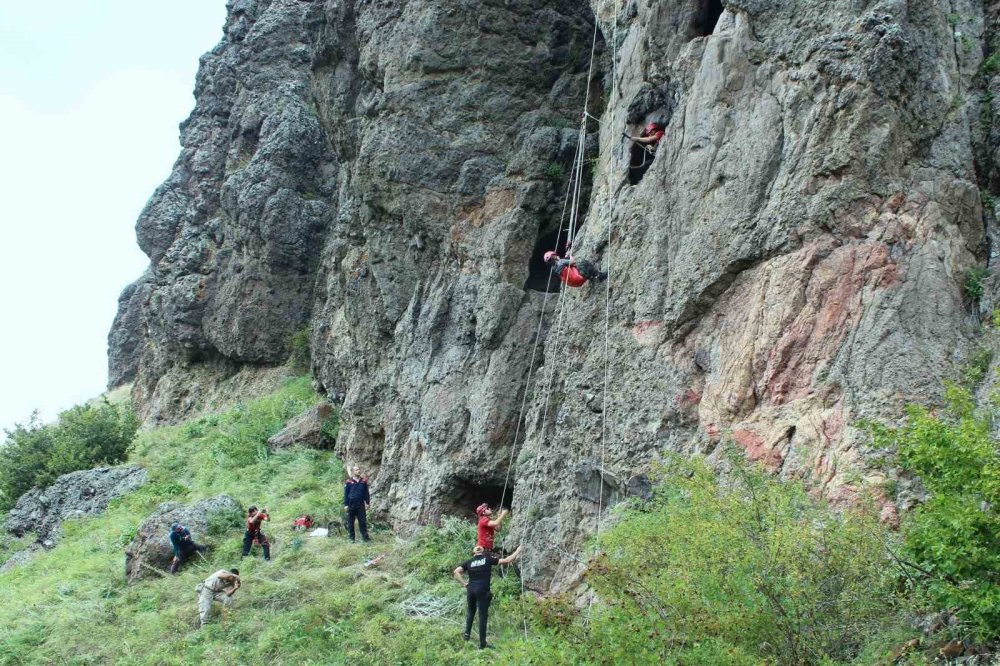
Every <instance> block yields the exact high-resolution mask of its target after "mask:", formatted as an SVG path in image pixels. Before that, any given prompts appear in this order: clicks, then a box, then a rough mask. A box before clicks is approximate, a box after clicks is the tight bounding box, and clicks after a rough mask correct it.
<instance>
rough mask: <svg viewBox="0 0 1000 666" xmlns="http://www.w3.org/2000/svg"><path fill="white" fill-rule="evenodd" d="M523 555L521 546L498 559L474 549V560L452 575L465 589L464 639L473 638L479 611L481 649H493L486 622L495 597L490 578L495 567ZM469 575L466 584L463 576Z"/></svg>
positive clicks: (480, 548) (456, 569) (481, 548)
mask: <svg viewBox="0 0 1000 666" xmlns="http://www.w3.org/2000/svg"><path fill="white" fill-rule="evenodd" d="M520 555H521V546H518V547H517V550H515V551H514V552H513V553H511V554H510V555H509V556H507V557H503V558H496V557H494V556H493V555H490V554H489V553H487V552H486V550H485V549H484V548H483V547H482V546H478V545H477V546H476V547H475V548H473V549H472V559H471V560H468V561H466V562H464V563H462V564H460V565H459V566H457V567H455V570H454V571H453V572H452V575H453V576H454V577H455V580H457V581H458V582H459V583H461V584H462V587H464V588H465V603H466V612H465V633H463V634H462V638H464V639H465V640H469V638H471V636H472V620H473V619H474V618H475V616H476V611H479V649H480V650H485V649H487V648H489V647H491V646H490V645H489V644H488V643H487V642H486V622H487V620H488V619H489V612H490V601H492V599H493V595H492V594H490V578H491V576H492V573H493V567H495V566H496V565H498V564H510V563H511V562H513V561H514V560H516V559H517V558H518V557H519V556H520ZM463 573H466V574H468V575H469V582H465V579H464V578H462V574H463Z"/></svg>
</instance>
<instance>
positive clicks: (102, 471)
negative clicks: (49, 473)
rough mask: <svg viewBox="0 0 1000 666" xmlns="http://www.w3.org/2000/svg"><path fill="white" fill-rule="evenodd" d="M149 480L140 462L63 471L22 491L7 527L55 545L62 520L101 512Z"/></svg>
mask: <svg viewBox="0 0 1000 666" xmlns="http://www.w3.org/2000/svg"><path fill="white" fill-rule="evenodd" d="M145 482H146V470H144V469H143V468H141V467H138V466H136V465H128V466H124V467H98V468H96V469H86V470H81V471H79V472H70V473H69V474H63V475H62V476H60V477H59V478H58V479H56V480H55V483H53V484H52V485H51V486H49V487H48V488H43V489H40V488H32V489H31V490H29V491H28V492H26V493H24V494H23V495H21V497H20V498H19V499H18V500H17V504H15V505H14V508H13V509H11V510H10V515H9V516H8V517H7V531H8V532H11V533H12V534H15V535H17V536H24V535H25V534H27V533H28V532H34V533H35V534H36V535H38V542H39V543H40V544H42V545H43V546H45V547H46V548H52V547H53V546H55V545H56V541H57V540H58V538H59V526H60V525H62V521H64V520H65V519H67V518H77V517H80V516H87V515H96V514H98V513H101V512H102V511H104V510H105V509H106V508H108V504H109V503H110V502H111V500H113V499H114V498H116V497H119V496H121V495H124V494H126V493H130V492H132V491H133V490H135V489H136V488H138V487H139V486H141V485H142V484H144V483H145Z"/></svg>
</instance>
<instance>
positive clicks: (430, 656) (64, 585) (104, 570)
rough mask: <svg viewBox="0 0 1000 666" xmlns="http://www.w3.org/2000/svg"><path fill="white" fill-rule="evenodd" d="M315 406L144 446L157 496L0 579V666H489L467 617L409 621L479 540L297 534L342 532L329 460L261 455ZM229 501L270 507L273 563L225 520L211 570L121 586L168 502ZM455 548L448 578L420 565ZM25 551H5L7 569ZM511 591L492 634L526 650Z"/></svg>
mask: <svg viewBox="0 0 1000 666" xmlns="http://www.w3.org/2000/svg"><path fill="white" fill-rule="evenodd" d="M318 399H319V397H318V396H317V395H316V394H315V393H314V392H313V391H312V389H311V388H310V385H309V380H308V379H307V378H300V379H296V380H293V381H291V382H289V383H288V384H287V385H286V386H285V387H284V388H283V389H282V390H281V391H279V392H278V393H276V394H274V395H272V396H269V397H267V398H264V399H262V400H259V401H256V402H254V403H250V404H247V405H242V406H239V407H237V408H236V409H235V410H233V411H231V412H228V413H225V414H219V415H211V416H206V417H203V418H200V419H198V420H195V421H192V422H190V423H187V424H185V425H180V426H176V427H169V428H160V429H158V430H154V431H151V432H146V433H142V434H140V435H139V437H138V438H137V440H136V442H135V443H134V445H133V447H132V451H131V455H130V456H129V459H130V462H137V463H140V464H142V465H144V466H145V467H146V468H147V469H148V470H149V472H150V482H149V483H148V484H147V485H146V486H144V487H143V488H141V489H140V490H138V491H137V492H135V493H132V494H131V495H128V496H127V497H124V498H120V499H119V500H116V501H115V502H113V503H112V505H111V506H110V507H109V509H108V510H107V511H106V512H105V513H104V514H103V515H101V516H98V517H92V518H87V519H83V520H73V521H68V522H67V523H65V524H64V536H63V538H62V541H61V542H60V544H59V546H58V547H57V548H55V549H54V550H52V551H49V552H45V553H42V554H40V555H38V556H36V557H35V558H34V559H33V560H32V561H31V562H30V563H28V564H26V565H22V566H20V567H17V568H15V569H13V570H12V571H10V572H8V573H6V574H2V575H0V598H2V599H3V600H4V602H3V603H2V604H0V664H49V663H59V662H62V663H70V664H106V663H117V664H190V663H213V664H336V663H344V662H345V661H351V662H352V663H385V664H424V663H426V664H431V663H479V662H478V661H477V660H478V656H477V651H476V650H474V649H473V648H472V646H471V645H469V644H466V643H464V642H462V641H461V640H460V639H459V633H460V631H461V628H460V622H461V619H462V614H461V613H462V611H460V610H459V611H456V614H455V616H454V617H449V618H446V619H443V620H434V621H426V620H422V619H415V618H409V617H407V616H406V615H405V614H404V613H403V611H402V610H401V608H400V602H402V601H403V600H405V599H407V598H409V597H411V596H414V595H416V594H422V593H433V594H439V595H442V596H447V597H450V598H453V599H459V598H460V597H461V589H460V588H459V587H458V585H457V584H456V583H455V582H454V581H453V580H451V578H450V577H449V576H448V575H445V574H442V575H433V574H432V573H430V572H429V571H427V567H428V566H430V567H431V568H434V567H436V569H435V570H436V571H437V572H438V573H440V572H441V570H442V569H447V570H448V571H450V569H451V568H453V567H454V566H455V565H457V564H458V563H459V562H458V561H454V562H452V561H451V559H454V557H453V555H454V554H456V553H458V552H462V551H463V550H464V548H465V544H467V543H470V542H469V541H468V539H469V536H470V534H472V533H473V532H472V531H471V530H472V527H471V525H470V526H469V527H468V531H462V530H461V529H458V530H454V526H452V528H451V530H449V529H446V530H441V531H440V532H441V534H438V532H439V531H438V530H433V529H427V530H425V531H424V532H423V533H421V536H420V537H419V538H418V539H416V540H415V541H413V542H412V543H411V542H405V541H400V540H397V539H396V538H395V537H393V536H392V535H390V534H388V533H386V532H373V535H372V536H373V538H374V543H373V544H371V545H354V544H349V543H347V542H346V540H345V539H343V538H336V537H335V538H310V537H308V536H305V535H302V534H300V533H293V532H291V530H290V529H289V528H288V526H289V525H290V524H291V522H292V520H294V518H296V517H297V516H299V515H300V514H302V513H307V512H308V513H311V514H312V515H313V516H314V517H315V518H317V519H318V520H319V521H326V520H331V519H335V520H340V519H341V517H342V511H343V509H342V506H341V503H340V502H341V492H342V488H343V486H342V485H341V484H342V480H343V478H344V476H343V470H342V467H341V465H340V463H339V461H337V460H336V459H335V458H334V457H333V455H332V454H331V453H329V452H326V451H313V450H305V449H296V450H292V451H289V452H282V453H279V454H274V455H270V454H268V453H267V448H266V446H265V445H264V442H265V441H266V439H267V437H269V436H270V435H271V434H273V433H274V432H276V431H277V430H278V429H280V428H281V427H282V425H283V424H284V423H285V421H287V420H288V418H290V417H292V416H294V415H296V414H298V413H300V412H302V411H304V410H305V409H307V408H308V407H310V406H311V405H313V404H315V402H316V401H317V400H318ZM219 493H228V494H230V495H232V496H233V497H235V498H236V499H238V500H239V501H240V502H242V503H243V504H244V505H247V504H250V503H256V504H258V505H267V506H268V507H270V508H271V517H272V520H271V523H270V524H268V525H267V526H266V527H267V529H266V533H267V534H268V536H269V537H270V539H271V542H272V544H273V550H274V552H273V560H272V561H271V562H269V563H265V562H263V560H262V559H260V556H259V553H255V555H256V557H253V558H247V559H245V560H241V559H240V542H241V537H242V528H241V526H240V524H237V525H236V526H233V525H232V522H231V521H230V520H228V519H226V518H222V519H220V520H218V521H216V523H213V524H212V525H211V526H210V532H213V533H214V534H209V535H196V538H199V540H201V539H204V540H206V541H208V542H209V543H212V544H214V545H215V546H216V547H215V548H214V549H213V551H212V554H211V556H210V558H209V562H208V563H207V564H206V563H201V562H199V563H197V564H189V565H188V566H187V567H186V568H185V569H183V570H182V572H181V573H180V574H179V575H178V576H174V577H162V578H153V579H151V580H146V581H143V582H141V583H139V584H137V585H134V586H131V587H129V586H126V585H125V581H124V547H125V546H126V545H127V544H128V543H129V541H130V540H131V539H132V537H133V536H134V534H135V532H136V528H137V526H138V523H139V522H140V521H141V520H142V519H143V518H145V517H146V516H147V515H149V514H150V513H151V512H152V510H153V509H154V508H155V507H156V506H157V505H158V504H159V503H161V502H164V501H168V500H179V501H184V502H192V501H195V500H198V499H201V498H204V497H211V496H214V495H217V494H219ZM473 538H474V537H473ZM449 539H451V540H452V543H450V545H448V546H446V547H445V551H446V553H447V556H448V557H449V558H450V559H449V562H448V563H444V562H443V560H442V559H441V558H440V557H439V558H437V559H433V558H432V559H431V560H427V561H426V563H424V564H423V565H421V563H420V560H421V557H422V556H421V553H423V552H424V551H425V550H426V549H427V548H429V547H431V546H432V545H433V546H443V545H444V544H447V542H448V540H449ZM456 540H458V541H459V543H455V541H456ZM28 544H29V539H13V538H12V537H4V538H3V539H2V540H0V555H2V556H3V557H6V556H8V555H10V554H12V553H13V552H15V551H16V550H19V549H22V548H25V547H27V545H28ZM384 552H388V553H390V555H389V557H388V558H387V559H386V560H385V561H384V562H383V563H382V564H381V565H380V566H379V567H376V568H373V569H365V568H363V566H362V564H363V563H364V562H365V561H366V560H367V559H369V558H371V557H373V556H374V555H378V554H381V553H384ZM432 561H433V563H432V564H427V563H430V562H432ZM448 565H450V566H448ZM232 566H237V567H239V568H240V570H241V572H242V574H243V579H244V586H243V589H242V590H241V591H240V592H239V593H238V595H237V603H236V606H235V608H234V609H233V610H231V611H229V612H228V613H227V616H226V617H225V619H224V620H222V621H219V620H218V615H217V616H216V620H215V621H214V622H213V623H212V624H210V625H209V626H208V627H206V628H205V629H204V630H199V629H198V628H197V627H196V624H197V611H196V593H195V591H194V587H195V585H196V584H197V583H198V582H199V581H200V580H202V579H203V578H205V577H206V576H207V575H208V574H209V573H211V571H214V570H216V569H218V568H230V567H232ZM422 567H423V568H422ZM416 571H423V572H424V573H423V574H422V575H420V576H417V575H415V574H414V572H416ZM514 582H516V581H515V579H510V580H509V581H499V584H497V585H495V586H494V589H495V594H496V598H495V601H494V606H493V609H492V610H493V613H492V614H491V619H490V628H491V635H497V634H498V633H499V634H503V635H505V636H512V637H515V639H516V636H518V635H519V634H518V629H519V628H520V618H521V616H520V614H516V615H515V614H514V613H513V612H512V611H513V609H514V608H519V602H518V600H517V598H518V597H519V592H520V587H519V585H514ZM482 663H486V660H483V662H482Z"/></svg>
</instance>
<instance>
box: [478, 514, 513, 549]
mask: <svg viewBox="0 0 1000 666" xmlns="http://www.w3.org/2000/svg"><path fill="white" fill-rule="evenodd" d="M509 513H510V511H508V510H507V509H501V510H500V515H499V516H497V517H496V520H494V519H493V510H492V509H490V506H489V505H488V504H485V503H483V504H480V505H479V506H477V507H476V515H477V516H478V517H479V521H478V525H477V529H476V545H477V546H482V547H483V550H485V551H486V552H488V553H490V554H493V555H495V554H496V553H495V551H494V549H493V539H494V537H495V536H496V533H497V530H498V529H500V524H501V523H503V519H504V518H506V517H507V515H508V514H509Z"/></svg>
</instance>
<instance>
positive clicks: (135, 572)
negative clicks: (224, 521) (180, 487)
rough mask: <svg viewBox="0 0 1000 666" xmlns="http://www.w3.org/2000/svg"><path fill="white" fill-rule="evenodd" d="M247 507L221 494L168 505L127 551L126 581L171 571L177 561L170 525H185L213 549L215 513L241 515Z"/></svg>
mask: <svg viewBox="0 0 1000 666" xmlns="http://www.w3.org/2000/svg"><path fill="white" fill-rule="evenodd" d="M242 512H243V507H242V506H241V505H240V503H239V502H237V501H236V500H234V499H233V498H232V497H230V496H228V495H219V496H217V497H210V498H209V499H203V500H199V501H197V502H195V503H194V504H181V503H180V502H165V503H163V504H161V505H160V506H158V507H156V510H155V511H154V512H153V513H152V515H150V516H149V518H147V519H146V520H144V521H142V524H141V525H139V529H138V531H137V533H136V535H135V538H134V539H132V542H131V543H129V545H128V547H127V548H125V578H126V579H127V580H128V582H129V583H130V584H131V583H135V582H136V581H139V580H142V579H143V578H147V577H148V576H150V575H151V573H152V571H163V572H166V571H169V570H170V563H171V562H172V561H173V559H174V551H173V547H172V546H171V545H170V526H171V525H172V524H173V523H181V524H182V525H184V526H185V527H187V528H188V529H189V530H191V536H192V538H194V540H195V542H196V543H198V544H199V545H200V544H205V545H209V546H211V544H208V543H207V536H208V528H209V520H210V519H211V517H212V516H213V515H215V514H219V515H221V516H226V517H229V516H234V515H235V516H236V518H237V523H236V524H238V518H239V515H240V514H242Z"/></svg>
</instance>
